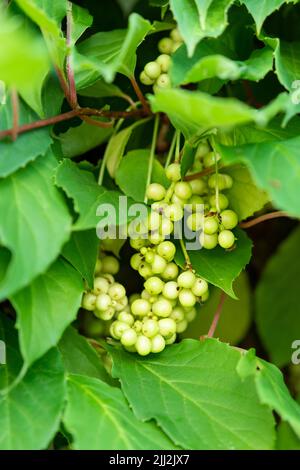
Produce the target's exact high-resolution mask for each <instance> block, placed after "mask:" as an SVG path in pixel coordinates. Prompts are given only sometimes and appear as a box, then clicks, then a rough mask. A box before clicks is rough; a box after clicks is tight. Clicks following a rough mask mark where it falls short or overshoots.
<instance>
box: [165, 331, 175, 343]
mask: <svg viewBox="0 0 300 470" xmlns="http://www.w3.org/2000/svg"><path fill="white" fill-rule="evenodd" d="M176 338H177V335H176V333H174V334H173V335H172V336H171V337H170V338H166V339H165V342H166V345H170V344H173V343H175V341H176Z"/></svg>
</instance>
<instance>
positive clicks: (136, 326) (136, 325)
mask: <svg viewBox="0 0 300 470" xmlns="http://www.w3.org/2000/svg"><path fill="white" fill-rule="evenodd" d="M133 328H134V329H135V331H136V332H137V333H140V332H141V331H142V328H143V323H142V322H141V321H140V320H136V321H135V322H134V325H133Z"/></svg>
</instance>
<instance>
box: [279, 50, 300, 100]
mask: <svg viewBox="0 0 300 470" xmlns="http://www.w3.org/2000/svg"><path fill="white" fill-rule="evenodd" d="M299 48H300V42H285V41H280V42H279V44H278V47H277V48H276V50H275V65H276V74H277V76H278V80H279V81H280V83H282V85H283V86H284V87H285V88H286V89H287V90H289V91H291V90H292V89H293V83H294V82H296V80H299V77H300V57H299ZM297 83H299V82H297ZM298 86H299V85H298Z"/></svg>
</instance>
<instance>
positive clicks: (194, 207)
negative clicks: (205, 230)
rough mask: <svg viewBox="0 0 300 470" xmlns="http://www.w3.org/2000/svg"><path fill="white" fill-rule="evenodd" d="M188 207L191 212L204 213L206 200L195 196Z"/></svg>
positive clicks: (191, 198) (189, 201) (188, 203)
mask: <svg viewBox="0 0 300 470" xmlns="http://www.w3.org/2000/svg"><path fill="white" fill-rule="evenodd" d="M187 206H188V209H189V210H190V211H191V212H203V210H204V200H203V198H202V197H201V196H198V195H197V194H193V196H192V197H190V199H189V200H188V202H187Z"/></svg>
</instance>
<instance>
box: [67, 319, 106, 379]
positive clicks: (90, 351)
mask: <svg viewBox="0 0 300 470" xmlns="http://www.w3.org/2000/svg"><path fill="white" fill-rule="evenodd" d="M58 349H59V351H60V353H61V357H62V361H63V364H64V367H65V370H66V372H68V373H69V374H80V375H85V376H88V377H94V378H96V379H100V380H103V381H104V382H108V383H113V379H112V378H111V377H110V376H109V375H108V373H107V372H106V370H105V368H104V365H103V362H102V360H101V358H100V356H99V355H98V354H97V352H96V351H95V349H94V348H93V347H92V346H91V345H90V344H89V342H88V341H87V340H86V339H85V338H84V337H83V336H81V335H80V334H79V333H78V332H77V331H76V330H75V328H72V327H71V326H70V327H69V328H67V329H66V331H65V332H64V334H63V337H62V338H61V340H60V342H59V344H58Z"/></svg>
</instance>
